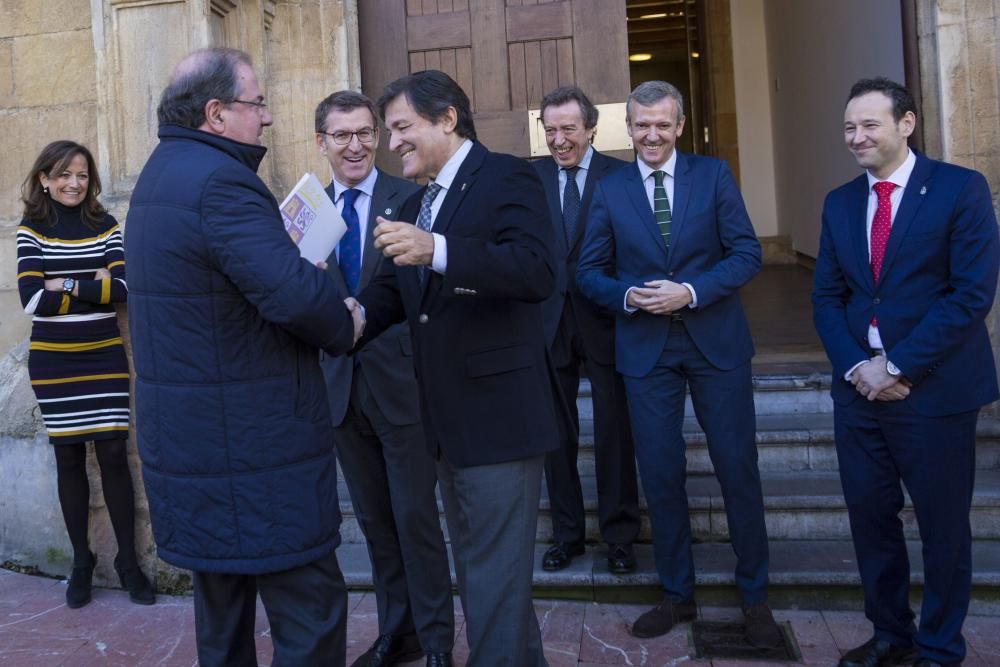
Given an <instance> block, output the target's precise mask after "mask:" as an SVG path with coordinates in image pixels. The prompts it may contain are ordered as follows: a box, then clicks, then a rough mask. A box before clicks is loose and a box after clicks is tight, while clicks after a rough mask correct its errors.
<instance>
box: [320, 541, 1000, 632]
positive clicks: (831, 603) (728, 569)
mask: <svg viewBox="0 0 1000 667" xmlns="http://www.w3.org/2000/svg"><path fill="white" fill-rule="evenodd" d="M907 547H908V551H909V557H910V565H911V574H910V582H911V585H912V586H913V587H914V588H915V589H917V590H916V592H917V594H919V587H920V586H921V585H922V584H923V558H922V556H921V551H920V542H919V541H910V542H908V543H907ZM545 549H546V545H544V544H539V545H537V546H536V547H535V559H534V564H535V569H534V574H533V582H534V588H535V594H536V595H537V596H538V597H560V598H574V599H583V600H595V601H600V602H612V601H616V602H620V601H636V602H638V601H649V602H654V601H659V600H660V599H661V598H662V588H661V587H660V584H659V578H658V577H657V574H656V569H655V566H654V561H653V550H652V547H651V546H649V545H645V544H640V545H636V560H637V561H638V566H637V568H636V571H635V572H633V573H632V574H629V575H615V574H611V573H610V572H608V568H607V560H606V557H605V550H604V548H603V547H602V546H589V547H588V548H587V552H586V554H584V555H583V556H578V557H576V558H574V559H573V562H572V563H571V564H570V566H569V567H567V568H566V569H565V570H561V571H559V572H546V571H544V570H542V568H541V562H542V554H543V553H544V551H545ZM693 552H694V562H695V582H696V586H697V587H698V588H697V593H696V596H697V598H698V601H699V602H701V603H702V604H721V605H724V606H736V605H738V604H739V602H738V599H737V597H736V592H735V588H734V587H735V577H734V574H733V571H734V569H735V566H736V557H735V556H734V555H733V551H732V549H731V548H730V546H729V545H728V544H721V543H708V544H695V545H693ZM337 557H338V560H339V561H340V567H341V569H342V570H343V572H344V579H345V580H346V581H347V585H348V586H349V587H350V588H353V589H370V588H371V586H372V578H371V564H370V562H369V560H368V551H367V548H366V547H365V545H363V544H342V545H341V546H340V548H339V549H338V550H337ZM972 565H973V567H972V584H973V601H972V606H971V608H970V613H972V614H989V615H996V614H998V613H1000V542H994V541H989V540H979V541H975V542H974V543H973V545H972ZM454 582H455V574H454V566H453V567H452V585H454ZM769 597H770V601H771V604H772V605H773V606H775V607H783V608H787V607H793V606H795V607H800V608H804V609H819V608H822V609H827V610H829V609H838V608H841V609H858V608H860V606H861V602H862V598H861V578H860V576H859V575H858V569H857V563H856V561H855V556H854V548H853V546H852V544H851V542H850V541H849V540H797V541H784V542H782V541H772V542H771V544H770V592H769ZM913 597H914V598H916V597H918V596H913ZM628 620H629V621H631V620H632V619H628Z"/></svg>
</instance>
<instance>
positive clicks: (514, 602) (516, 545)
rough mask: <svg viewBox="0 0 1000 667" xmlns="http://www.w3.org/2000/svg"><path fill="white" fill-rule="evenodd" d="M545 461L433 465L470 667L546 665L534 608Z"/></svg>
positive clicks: (442, 461) (531, 459) (537, 458)
mask: <svg viewBox="0 0 1000 667" xmlns="http://www.w3.org/2000/svg"><path fill="white" fill-rule="evenodd" d="M543 458H544V457H542V456H537V457H534V458H530V459H523V460H520V461H511V462H509V463H498V464H496V465H486V466H474V467H471V468H458V467H456V466H453V465H451V464H450V463H448V462H447V461H445V460H444V459H443V458H442V460H440V461H439V462H438V480H439V481H440V485H441V499H442V500H443V502H444V509H445V516H446V518H447V519H448V532H449V534H450V535H451V549H452V555H453V556H454V558H455V574H456V576H457V579H458V592H459V595H460V596H461V598H462V609H463V611H464V612H465V634H466V638H467V639H468V641H469V659H468V661H467V662H466V665H467V667H545V666H546V665H547V663H546V661H545V656H544V655H543V653H542V638H541V634H540V633H539V630H538V619H537V618H536V617H535V610H534V606H533V604H532V602H531V573H532V570H533V565H532V561H533V560H534V547H535V523H536V521H537V519H538V499H539V496H540V495H541V486H542V460H543Z"/></svg>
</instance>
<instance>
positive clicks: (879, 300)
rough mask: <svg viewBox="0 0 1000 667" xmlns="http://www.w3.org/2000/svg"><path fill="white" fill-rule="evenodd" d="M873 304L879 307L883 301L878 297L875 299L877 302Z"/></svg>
mask: <svg viewBox="0 0 1000 667" xmlns="http://www.w3.org/2000/svg"><path fill="white" fill-rule="evenodd" d="M872 303H874V304H875V305H876V306H877V305H879V304H880V303H882V299H880V298H878V297H875V300H874V301H872Z"/></svg>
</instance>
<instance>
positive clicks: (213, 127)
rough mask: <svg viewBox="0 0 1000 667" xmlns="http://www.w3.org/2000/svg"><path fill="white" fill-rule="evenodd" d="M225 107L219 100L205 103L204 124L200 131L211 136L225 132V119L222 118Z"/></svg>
mask: <svg viewBox="0 0 1000 667" xmlns="http://www.w3.org/2000/svg"><path fill="white" fill-rule="evenodd" d="M225 109H226V105H225V104H223V103H222V101H221V100H216V99H212V100H209V101H208V102H206V103H205V122H204V123H203V124H202V126H201V128H200V129H202V130H204V131H206V132H211V133H212V134H222V133H224V132H225V131H226V119H225V118H223V117H222V112H223V111H225Z"/></svg>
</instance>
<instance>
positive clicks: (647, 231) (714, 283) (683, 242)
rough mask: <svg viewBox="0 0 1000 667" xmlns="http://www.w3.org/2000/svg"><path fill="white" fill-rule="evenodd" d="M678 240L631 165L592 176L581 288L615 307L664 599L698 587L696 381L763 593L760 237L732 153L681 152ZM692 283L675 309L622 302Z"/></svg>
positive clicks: (750, 591) (741, 556) (743, 546)
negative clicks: (693, 506) (729, 159)
mask: <svg viewBox="0 0 1000 667" xmlns="http://www.w3.org/2000/svg"><path fill="white" fill-rule="evenodd" d="M671 203H672V205H673V222H672V229H671V241H670V247H669V248H667V246H666V245H665V244H664V241H663V238H662V237H661V235H660V232H659V230H658V228H657V226H656V222H655V219H654V216H653V211H652V208H651V206H650V203H649V199H648V198H647V195H646V190H645V189H644V186H643V183H642V180H641V175H640V171H639V168H638V166H637V165H636V164H632V165H629V166H627V167H624V168H622V169H620V170H618V171H616V172H615V173H613V174H611V175H610V176H607V177H605V178H604V179H602V180H601V181H600V182H598V184H597V187H596V189H595V191H594V198H593V202H592V203H591V206H590V212H589V221H588V224H587V230H586V234H585V236H584V242H583V249H582V250H581V253H580V263H579V268H578V271H577V284H578V285H579V286H580V289H581V291H582V292H583V293H584V294H585V295H587V296H588V297H589V298H591V299H593V300H594V301H595V302H597V303H598V304H599V305H601V306H603V307H605V308H608V309H610V310H613V311H614V312H616V313H617V326H616V329H615V363H616V365H617V368H618V370H619V372H621V373H622V374H623V375H624V376H625V387H626V391H627V394H628V406H629V414H630V417H631V421H632V433H633V436H634V438H635V450H636V457H637V459H638V462H639V474H640V475H641V476H642V482H643V489H644V491H645V494H646V499H647V502H648V504H649V510H650V520H651V522H652V528H653V549H654V555H655V557H656V567H657V571H658V573H659V575H660V580H661V582H662V583H663V587H664V589H665V590H666V594H667V596H668V597H670V598H672V599H674V600H677V601H682V600H689V599H691V598H692V596H693V595H694V564H693V561H692V558H691V536H690V533H691V526H690V521H689V519H688V506H687V493H686V491H685V479H686V461H685V456H684V440H683V438H682V436H681V429H682V426H683V421H684V397H685V389H686V387H687V386H688V385H690V388H691V398H692V401H693V404H694V409H695V414H696V416H697V418H698V421H699V423H700V424H701V426H702V428H703V429H704V430H705V433H706V436H707V439H708V447H709V454H710V456H711V458H712V463H713V465H714V467H715V471H716V475H717V476H718V479H719V482H720V484H721V486H722V493H723V497H724V499H725V504H726V514H727V516H728V519H729V529H730V536H731V538H732V541H733V547H734V549H735V551H736V553H737V554H738V562H737V568H736V581H737V585H738V586H739V588H740V592H741V594H742V596H743V599H744V602H746V603H747V604H757V603H760V602H763V601H764V600H766V598H767V569H768V551H767V533H766V531H765V528H764V509H763V497H762V494H761V487H760V474H759V472H758V469H757V449H756V444H755V430H756V420H755V414H754V404H753V387H752V382H751V376H750V358H751V357H752V356H753V343H752V342H751V340H750V330H749V327H748V325H747V321H746V317H745V315H744V314H743V308H742V307H741V305H740V300H739V295H738V293H737V290H738V289H739V288H740V287H741V286H742V285H744V284H745V283H747V282H748V281H749V280H750V279H751V278H752V277H753V276H754V275H756V273H757V271H758V270H759V269H760V244H759V243H758V242H757V238H756V236H755V235H754V231H753V226H752V225H751V223H750V218H749V217H748V216H747V213H746V209H745V207H744V205H743V199H742V197H741V196H740V193H739V190H738V189H737V187H736V184H735V182H734V181H733V177H732V174H731V173H730V171H729V168H728V167H727V166H726V165H725V163H723V162H720V161H719V160H715V159H712V158H707V157H699V156H694V155H687V154H684V153H678V155H677V164H676V167H675V178H674V201H673V202H671ZM656 279H668V280H672V281H674V282H678V283H684V282H686V283H689V284H690V285H692V287H693V288H694V290H695V293H696V294H697V307H695V308H684V309H682V310H681V311H680V312H678V313H676V314H674V315H671V316H657V315H651V314H649V313H647V312H645V311H642V310H639V311H636V312H634V313H630V312H628V311H627V310H626V309H625V295H626V292H627V290H628V288H630V287H634V286H638V287H641V286H643V284H644V283H645V282H646V281H649V280H656Z"/></svg>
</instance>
